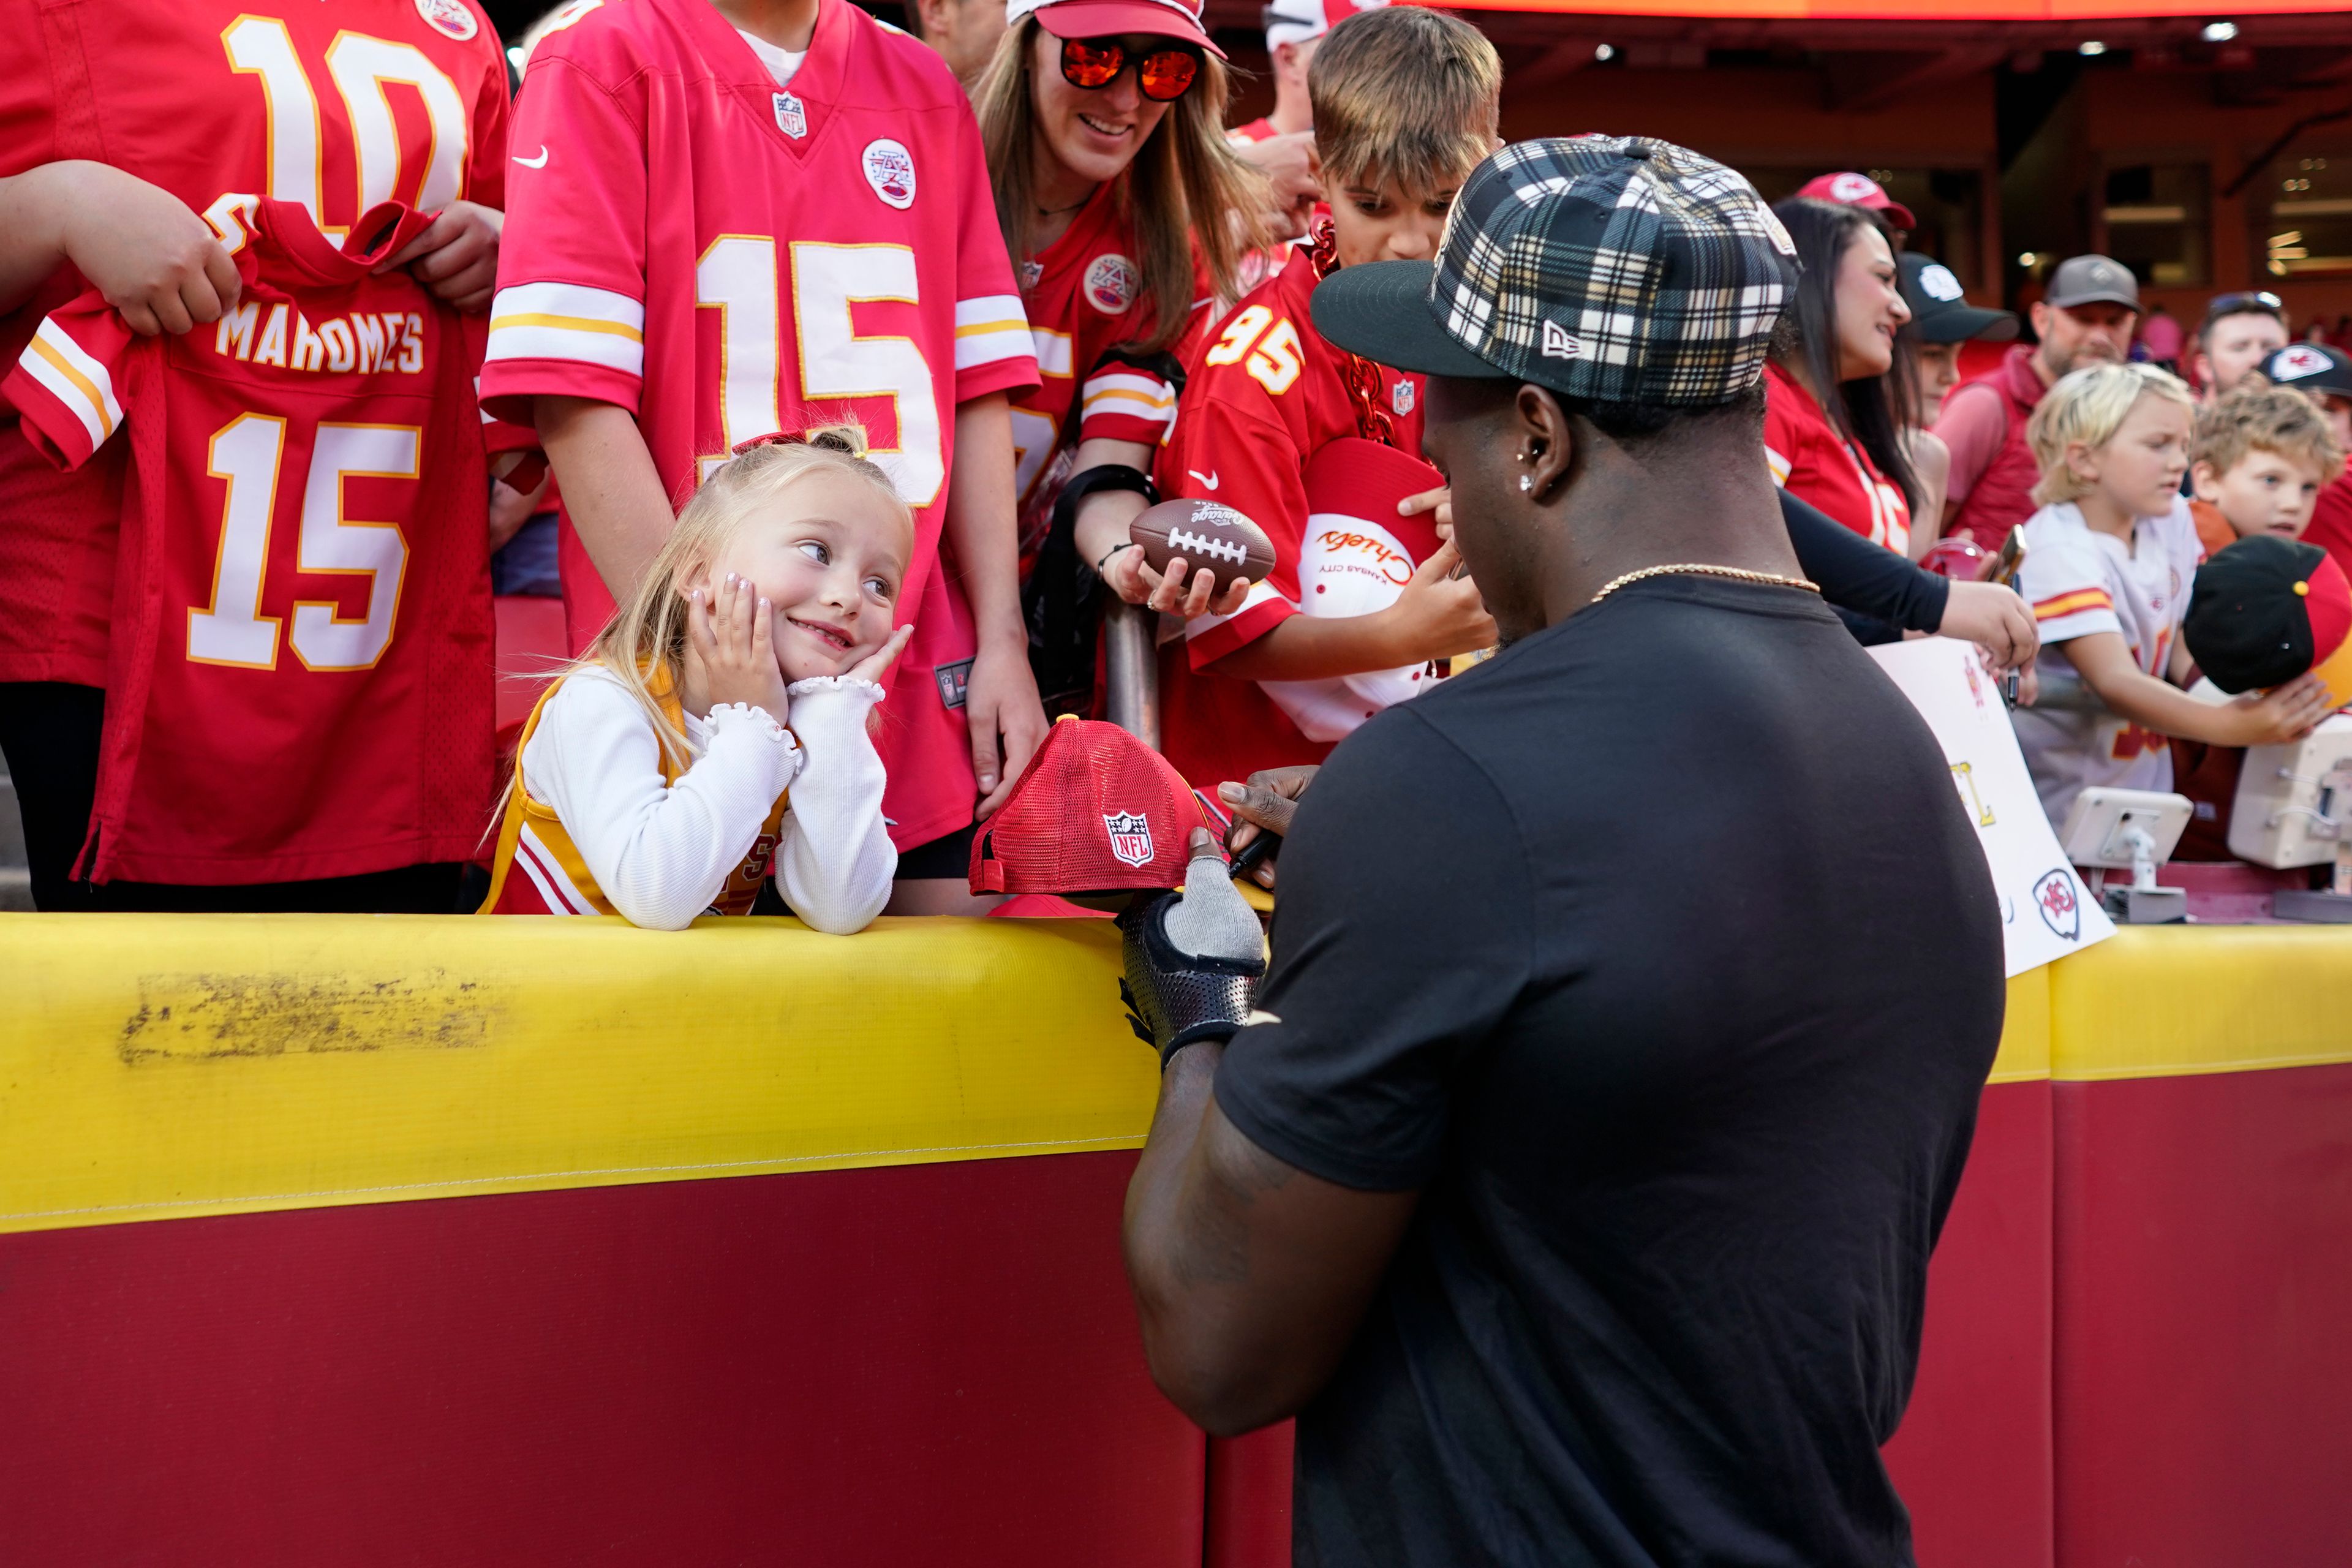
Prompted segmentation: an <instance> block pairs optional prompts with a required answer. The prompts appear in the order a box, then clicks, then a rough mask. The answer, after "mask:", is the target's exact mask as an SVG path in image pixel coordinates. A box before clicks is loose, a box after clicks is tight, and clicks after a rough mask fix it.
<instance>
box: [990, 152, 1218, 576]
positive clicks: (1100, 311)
mask: <svg viewBox="0 0 2352 1568" xmlns="http://www.w3.org/2000/svg"><path fill="white" fill-rule="evenodd" d="M1136 250H1137V247H1136V243H1135V233H1134V230H1133V228H1132V226H1130V225H1129V222H1128V220H1127V217H1126V215H1125V214H1124V213H1123V212H1121V210H1120V201H1119V185H1118V182H1117V181H1111V182H1109V183H1108V184H1104V185H1102V186H1100V187H1099V188H1097V190H1096V192H1095V194H1094V196H1093V198H1092V199H1091V200H1089V201H1088V202H1087V205H1085V207H1083V208H1082V209H1080V211H1079V213H1078V216H1076V218H1075V219H1073V220H1072V221H1071V224H1070V226H1069V227H1068V228H1067V229H1066V230H1064V231H1063V233H1062V237H1060V238H1059V239H1056V240H1055V241H1054V243H1053V244H1051V245H1049V246H1047V247H1045V249H1044V250H1043V251H1041V252H1039V253H1038V254H1037V255H1036V256H1035V257H1034V258H1032V259H1031V260H1030V261H1029V262H1028V263H1026V264H1025V265H1024V267H1023V268H1022V273H1023V278H1024V283H1025V287H1024V289H1023V290H1022V296H1021V301H1022V305H1023V307H1024V310H1025V312H1026V314H1027V316H1028V319H1029V332H1030V336H1031V338H1032V340H1033V341H1034V342H1035V344H1036V349H1037V372H1038V376H1039V382H1038V384H1037V386H1036V387H1035V388H1034V390H1032V391H1030V392H1026V393H1024V394H1022V395H1020V396H1019V397H1017V398H1015V399H1013V451H1014V456H1015V471H1014V480H1013V482H1014V487H1015V489H1017V490H1018V491H1019V494H1020V498H1021V517H1022V523H1021V558H1022V561H1023V562H1024V565H1025V563H1027V562H1028V561H1029V560H1030V559H1031V558H1033V557H1034V555H1035V554H1036V552H1037V547H1038V545H1039V544H1040V543H1042V542H1044V539H1045V527H1046V524H1047V523H1048V522H1049V521H1051V513H1052V508H1053V501H1054V497H1055V494H1057V493H1058V492H1059V490H1060V489H1061V486H1060V484H1059V482H1058V481H1059V480H1060V479H1064V478H1066V477H1067V476H1066V474H1065V473H1063V472H1062V471H1061V470H1062V469H1063V468H1065V467H1066V463H1065V462H1063V461H1059V460H1057V459H1061V458H1062V457H1063V454H1065V453H1067V452H1069V451H1071V450H1073V449H1074V448H1076V446H1077V444H1078V443H1079V442H1081V441H1085V440H1088V439H1092V438H1096V437H1101V438H1103V439H1107V440H1114V441H1133V442H1136V443H1138V444H1139V445H1142V446H1146V447H1155V448H1156V447H1158V446H1159V445H1160V442H1161V441H1162V440H1163V439H1165V438H1166V437H1167V434H1168V427H1169V426H1171V425H1172V424H1173V423H1174V422H1175V419H1176V387H1175V384H1174V383H1172V382H1171V380H1170V379H1169V377H1168V375H1167V374H1166V370H1167V368H1168V367H1167V366H1162V365H1155V364H1153V363H1151V362H1152V360H1154V359H1156V358H1160V357H1162V356H1160V355H1151V354H1145V353H1140V352H1137V353H1115V352H1114V351H1117V350H1119V349H1121V348H1124V347H1126V346H1128V345H1131V344H1134V343H1136V342H1139V341H1140V340H1142V339H1145V338H1149V337H1150V335H1151V333H1152V331H1153V329H1154V327H1155V325H1156V322H1157V319H1158V318H1157V312H1155V311H1154V310H1153V309H1152V305H1151V301H1150V300H1146V299H1145V298H1143V269H1142V268H1141V267H1140V266H1139V265H1138V264H1137V262H1136V259H1135V257H1136ZM1192 292H1193V296H1194V297H1193V299H1192V300H1187V301H1186V302H1185V303H1186V306H1187V308H1188V309H1189V310H1192V313H1193V315H1194V316H1195V318H1196V319H1200V318H1205V316H1206V314H1207V312H1206V310H1205V309H1204V307H1205V306H1206V304H1207V295H1208V292H1209V287H1208V280H1207V279H1205V278H1203V277H1199V276H1197V275H1196V277H1195V279H1194V287H1193V290H1192ZM1184 346H1185V345H1184V343H1183V341H1182V340H1181V339H1180V340H1179V341H1178V342H1177V345H1176V346H1175V348H1174V349H1172V350H1171V351H1167V352H1166V357H1167V358H1168V359H1169V361H1170V363H1171V364H1172V363H1174V362H1175V361H1176V360H1177V359H1181V355H1182V353H1183V349H1184Z"/></svg>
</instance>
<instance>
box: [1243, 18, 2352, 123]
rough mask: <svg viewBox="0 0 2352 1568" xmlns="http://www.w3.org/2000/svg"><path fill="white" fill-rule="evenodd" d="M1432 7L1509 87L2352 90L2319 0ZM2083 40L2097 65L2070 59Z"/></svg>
mask: <svg viewBox="0 0 2352 1568" xmlns="http://www.w3.org/2000/svg"><path fill="white" fill-rule="evenodd" d="M1422 3H1426V0H1422ZM1446 8H1447V9H1450V10H1455V11H1457V12H1459V14H1460V15H1462V16H1465V17H1466V18H1467V19H1469V20H1470V21H1473V22H1475V23H1476V24H1477V25H1478V26H1479V27H1480V28H1481V29H1482V30H1484V31H1485V32H1486V36H1487V37H1490V38H1492V39H1494V40H1495V43H1496V46H1497V47H1500V48H1501V49H1502V50H1503V52H1504V63H1505V67H1506V71H1505V79H1506V81H1507V83H1508V85H1509V87H1510V88H1511V89H1514V90H1515V91H1518V92H1525V91H1528V90H1529V89H1544V88H1548V87H1549V86H1551V85H1552V84H1554V83H1555V82H1558V81H1560V80H1563V79H1567V78H1569V77H1571V76H1574V75H1576V74H1578V73H1580V72H1581V71H1585V70H1591V69H1595V68H1604V69H1605V68H1629V67H1630V68H1633V69H1636V70H1645V69H1647V70H1654V69H1667V70H1693V69H1699V68H1705V67H1708V66H1727V65H1735V64H1736V65H1742V66H1749V67H1754V66H1780V67H1782V68H1792V69H1803V70H1811V71H1813V72H1815V73H1817V74H1819V75H1821V76H1822V79H1824V82H1825V84H1826V87H1827V89H1828V93H1829V97H1830V100H1832V105H1833V106H1834V107H1838V108H1845V109H1864V108H1871V107H1883V106H1885V105H1886V104H1888V103H1893V102H1899V101H1900V100H1902V98H1903V96H1904V95H1905V94H1906V93H1908V92H1910V91H1911V90H1913V89H1916V88H1920V87H1925V86H1928V85H1930V84H1932V83H1934V82H1937V81H1939V80H1945V79H1952V78H1956V77H1962V76H1971V75H1974V74H1976V73H1977V72H1979V71H1987V70H1991V69H1994V68H1998V67H2007V68H2009V69H2011V70H2012V71H2025V72H2031V71H2037V70H2039V69H2041V68H2042V66H2043V65H2044V64H2046V63H2047V62H2048V59H2049V58H2050V57H2068V58H2070V59H2071V60H2073V61H2076V62H2079V63H2080V64H2083V65H2086V66H2088V65H2096V66H2098V67H2100V68H2106V69H2116V68H2125V69H2131V68H2139V69H2147V68H2185V69H2191V70H2201V71H2204V72H2207V73H2210V76H2211V77H2212V79H2213V83H2214V92H2215V97H2216V99H2217V100H2219V101H2221V102H2223V103H2235V104H2253V103H2264V102H2277V101H2280V100H2284V99H2286V98H2289V97H2292V96H2294V95H2298V94H2301V93H2306V92H2309V91H2312V90H2313V89H2330V88H2334V87H2336V86H2337V85H2338V84H2342V83H2347V82H2352V12H2347V10H2345V9H2344V0H2326V9H2322V8H2321V6H2320V5H2317V4H2315V3H2313V0H2304V3H2303V4H2300V5H2292V6H2290V5H2288V4H2286V3H2285V0H2282V3H2281V4H2280V5H2276V6H2275V7H2273V9H2271V10H2269V11H2264V10H2263V9H2262V8H2260V7H2255V8H2252V9H2236V10H2231V11H2213V10H2197V11H2190V10H2188V9H2186V8H2185V7H2183V6H2181V5H2179V4H2178V0H2174V4H2173V5H2171V7H2170V8H2167V6H2166V5H2165V0H2138V3H2137V4H2133V3H2131V0H1651V3H1650V4H1648V5H1638V4H1628V3H1627V0H1617V3H1616V4H1614V5H1609V4H1602V3H1600V0H1476V3H1475V4H1474V5H1449V6H1447V7H1446ZM1259 10H1260V7H1259V0H1208V5H1207V11H1208V17H1209V20H1210V22H1211V23H1212V25H1213V26H1216V27H1217V29H1218V30H1219V32H1220V33H1221V34H1222V35H1223V36H1224V37H1226V38H1227V39H1228V40H1229V41H1230V42H1231V43H1233V44H1238V45H1243V46H1244V47H1246V45H1247V44H1249V43H1251V42H1253V41H1254V37H1253V36H1254V35H1255V32H1256V29H1257V27H1258V26H1259ZM2217 23H2222V24H2227V26H2226V29H2225V28H2223V27H2219V26H2215V24H2217ZM2225 31H2226V35H2227V36H2220V35H2222V34H2223V33H2224V32H2225ZM2085 44H2094V45H2095V51H2096V55H2097V58H2095V59H2092V58H2084V56H2085V55H2086V54H2089V53H2091V52H2092V51H2086V50H2084V45H2085ZM1603 46H1606V47H1605V48H1604V47H1603Z"/></svg>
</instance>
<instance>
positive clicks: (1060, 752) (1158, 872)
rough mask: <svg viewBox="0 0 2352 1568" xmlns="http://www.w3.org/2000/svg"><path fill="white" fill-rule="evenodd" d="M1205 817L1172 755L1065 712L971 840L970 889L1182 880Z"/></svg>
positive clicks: (1098, 888)
mask: <svg viewBox="0 0 2352 1568" xmlns="http://www.w3.org/2000/svg"><path fill="white" fill-rule="evenodd" d="M1206 826H1209V824H1208V823H1207V822H1206V821H1205V820H1204V819H1203V818H1202V815H1201V805H1200V802H1199V801H1197V800H1195V799H1194V798H1193V796H1192V785H1190V784H1186V783H1185V782H1184V777H1183V775H1182V774H1181V773H1178V772H1177V771H1176V770H1175V769H1174V768H1173V767H1171V766H1170V765H1169V762H1168V759H1167V758H1165V757H1163V756H1161V755H1160V753H1159V752H1155V751H1153V750H1152V749H1151V748H1150V747H1149V746H1147V745H1145V744H1144V743H1143V742H1141V741H1139V740H1137V739H1136V738H1135V737H1134V736H1132V735H1130V734H1129V733H1128V732H1127V731H1124V730H1122V729H1120V728H1119V727H1118V725H1116V724H1106V723H1103V722H1102V721H1099V720H1093V719H1076V718H1065V719H1061V720H1059V721H1055V725H1054V727H1053V728H1052V729H1050V730H1048V731H1046V732H1045V744H1044V745H1042V746H1040V747H1038V748H1037V754H1036V755H1035V756H1034V757H1031V758H1030V759H1029V765H1028V766H1027V767H1025V768H1024V769H1022V770H1021V778H1020V780H1019V782H1018V783H1016V784H1013V794H1012V795H1010V796H1008V797H1007V798H1006V800H1005V802H1004V805H1003V806H1002V807H1000V808H999V809H998V811H997V813H996V815H995V816H992V817H990V818H989V819H988V820H987V821H986V822H983V823H982V824H981V826H980V831H979V832H978V833H976V834H974V835H973V836H972V841H971V890H972V891H973V892H975V893H1105V892H1118V891H1124V890H1129V889H1138V888H1175V887H1181V885H1182V884H1183V881H1184V871H1185V867H1186V865H1187V864H1188V855H1187V851H1188V847H1189V846H1190V845H1191V843H1192V829H1194V828H1196V827H1206Z"/></svg>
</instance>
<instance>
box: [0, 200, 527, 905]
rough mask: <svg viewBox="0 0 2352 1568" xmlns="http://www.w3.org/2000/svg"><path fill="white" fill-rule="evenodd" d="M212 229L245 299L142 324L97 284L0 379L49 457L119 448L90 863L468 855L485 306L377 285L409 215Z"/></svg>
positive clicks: (231, 866)
mask: <svg viewBox="0 0 2352 1568" xmlns="http://www.w3.org/2000/svg"><path fill="white" fill-rule="evenodd" d="M228 216H229V219H230V221H232V222H233V223H235V224H236V228H235V230H234V232H235V233H236V237H237V238H238V241H239V244H240V247H241V248H240V250H239V253H238V256H237V263H238V269H239V271H240V273H241V274H242V275H243V276H244V278H245V280H246V287H245V290H244V293H243V296H242V298H241V299H240V300H239V302H238V304H237V306H236V309H235V310H231V311H230V312H229V313H228V314H227V315H226V316H224V317H223V318H222V319H221V321H219V322H218V323H217V324H216V325H215V326H210V327H199V328H198V329H196V330H195V331H191V332H188V333H186V334H184V335H183V336H179V337H159V338H141V337H137V336H134V335H133V334H132V332H131V329H130V328H129V326H128V325H126V324H125V323H124V321H123V320H122V318H121V316H120V315H119V314H117V313H116V312H115V311H114V310H112V309H111V308H110V306H108V305H107V303H106V301H105V300H104V299H102V298H101V297H100V295H99V294H98V292H97V291H96V290H95V289H92V290H90V291H89V292H88V293H86V294H84V295H82V296H81V297H80V298H79V299H78V300H73V301H71V302H69V303H68V304H67V305H66V306H64V307H62V308H60V309H58V310H56V311H54V312H53V313H51V314H50V315H49V316H48V317H47V318H46V319H45V320H44V321H42V322H41V324H40V327H39V330H38V331H37V332H36V333H35V335H34V337H33V339H32V342H31V343H30V344H29V345H28V346H27V347H26V350H25V351H24V353H23V354H22V355H21V356H20V357H19V359H18V360H17V362H16V366H15V368H14V369H13V370H12V371H11V372H10V373H9V374H8V376H7V378H6V380H5V383H0V395H5V396H6V398H7V400H8V401H9V402H10V403H12V404H13V405H15V406H16V410H17V412H18V413H19V415H20V416H22V419H23V422H24V431H25V434H26V436H27V437H30V438H31V440H32V442H33V444H34V445H35V446H36V447H37V448H38V449H39V450H40V451H41V452H42V453H43V454H45V455H46V456H47V457H48V458H50V460H52V461H54V462H56V463H57V464H58V465H59V466H60V467H62V468H67V469H68V470H71V469H76V468H82V467H84V466H86V465H88V464H89V463H90V461H91V459H92V458H93V457H94V456H103V455H105V454H107V453H109V452H119V451H121V450H122V449H124V448H126V447H127V448H128V450H129V454H130V457H129V472H128V481H127V483H126V485H125V487H124V491H123V501H122V510H121V514H120V525H119V526H120V530H121V551H120V553H119V570H118V572H117V574H116V577H115V580H114V581H113V582H112V583H110V584H108V590H107V591H108V600H107V603H108V606H109V613H110V616H111V618H112V621H113V624H114V635H113V637H111V638H110V647H109V658H108V666H107V671H106V678H105V684H106V689H107V704H106V728H105V732H104V737H103V740H102V742H101V746H100V766H99V778H98V793H97V800H96V805H95V809H94V810H93V812H92V814H91V818H90V839H89V846H88V847H86V848H85V850H84V852H83V862H84V867H85V871H84V874H86V875H88V876H89V877H90V878H91V879H93V880H97V881H105V880H109V879H114V878H122V879H130V880H133V881H149V882H200V883H222V884H228V883H245V882H276V881H293V880H302V879H312V878H321V877H343V876H354V875H359V874H361V873H364V872H369V871H382V870H388V869H391V868H395V867H400V866H407V865H415V864H420V863H424V862H428V861H442V860H460V859H464V858H467V857H469V856H470V855H472V854H473V852H474V850H475V847H476V846H477V845H478V842H479V839H480V820H481V819H480V813H481V809H482V803H483V802H484V801H485V800H487V799H488V796H489V790H490V778H491V758H490V745H491V728H492V725H491V659H490V642H491V621H490V602H489V582H488V572H487V565H488V558H487V551H488V528H487V518H486V515H485V507H486V500H487V497H488V468H487V466H486V450H485V448H486V442H485V429H484V426H483V424H482V421H481V418H480V416H479V415H478V412H477V410H476V406H475V403H474V395H473V382H474V375H475V371H476V367H477V365H478V363H479V358H480V352H481V334H480V328H481V322H480V318H478V317H470V318H469V317H461V316H459V315H458V314H457V312H456V311H454V310H450V309H448V308H447V307H446V306H443V305H441V304H439V303H438V302H436V300H434V299H433V297H432V295H431V294H429V293H428V292H427V291H426V290H425V288H424V287H423V285H421V284H419V283H418V282H417V281H416V280H415V279H414V278H412V277H410V276H409V274H408V273H407V272H406V271H404V270H403V271H394V272H387V273H384V274H383V275H382V276H380V277H379V276H377V275H375V273H374V271H373V268H375V267H376V265H377V264H378V263H380V262H381V261H383V258H386V257H388V256H391V255H394V254H395V253H396V252H397V251H398V250H399V249H400V248H401V247H403V246H404V245H406V244H407V243H408V242H409V240H410V239H412V238H414V237H415V235H416V234H417V233H418V232H419V231H420V230H422V229H423V228H424V226H425V224H426V223H427V222H428V221H429V220H428V218H427V217H426V216H425V215H424V214H422V213H419V212H416V211H415V209H413V208H409V207H404V206H398V205H385V206H382V207H378V208H375V209H373V211H371V212H370V213H368V214H367V215H365V216H364V218H363V219H362V220H361V221H360V223H359V224H358V226H356V227H355V228H354V230H353V232H352V235H351V236H350V237H348V238H347V239H345V240H344V241H343V243H342V245H341V246H340V247H338V246H337V245H336V244H334V243H333V242H331V241H330V240H328V239H327V238H325V237H323V236H322V235H321V234H320V232H319V230H318V229H317V228H316V227H315V226H313V225H312V223H311V221H310V215H309V214H308V213H307V212H306V211H305V210H304V209H303V208H302V207H300V206H299V205H295V204H294V203H291V202H276V201H273V202H262V203H259V204H257V206H256V208H255V210H253V211H252V213H251V215H250V218H249V223H250V231H249V239H248V237H247V229H246V223H247V221H248V220H247V216H246V215H245V214H244V213H242V212H237V213H232V214H230V215H228ZM126 426H127V428H126ZM508 434H509V441H508V442H501V444H509V443H511V444H528V443H529V442H530V441H531V440H532V439H533V437H531V436H530V433H528V432H509V433H508Z"/></svg>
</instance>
